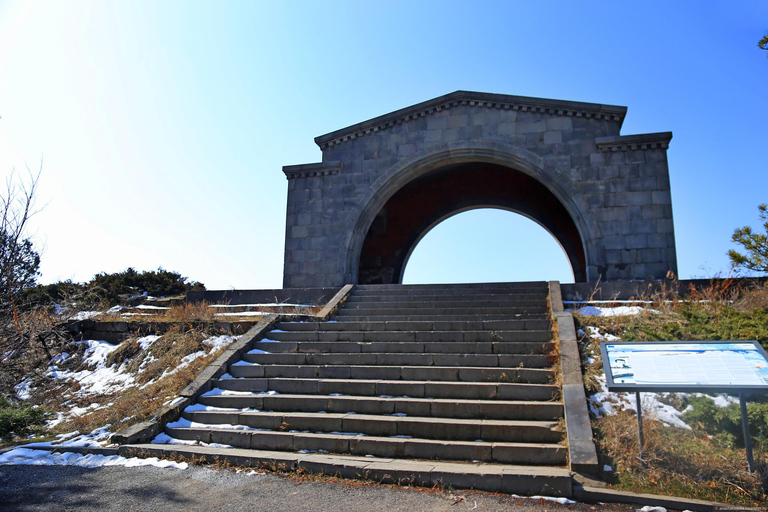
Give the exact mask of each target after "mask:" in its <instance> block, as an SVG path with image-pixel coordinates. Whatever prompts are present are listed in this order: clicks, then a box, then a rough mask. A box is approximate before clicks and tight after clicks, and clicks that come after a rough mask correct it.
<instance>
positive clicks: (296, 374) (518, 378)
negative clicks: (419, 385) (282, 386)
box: [229, 362, 554, 384]
mask: <svg viewBox="0 0 768 512" xmlns="http://www.w3.org/2000/svg"><path fill="white" fill-rule="evenodd" d="M229 373H230V375H232V376H233V377H286V378H299V379H301V378H304V379H311V378H320V379H387V380H433V381H441V382H445V381H460V382H505V383H506V382H509V383H525V384H548V383H550V382H552V380H553V378H554V372H553V371H552V370H551V369H549V368H491V367H473V366H368V365H286V364H270V365H259V364H254V363H245V362H240V363H235V364H233V365H231V366H230V367H229Z"/></svg>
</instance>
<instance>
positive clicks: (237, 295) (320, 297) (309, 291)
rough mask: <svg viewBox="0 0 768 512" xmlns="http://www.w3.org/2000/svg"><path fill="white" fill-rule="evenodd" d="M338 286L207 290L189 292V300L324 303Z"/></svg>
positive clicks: (248, 302)
mask: <svg viewBox="0 0 768 512" xmlns="http://www.w3.org/2000/svg"><path fill="white" fill-rule="evenodd" d="M338 291H339V287H336V288H281V289H272V290H205V291H192V292H187V299H186V301H187V302H202V301H205V302H209V303H211V304H276V303H277V304H280V303H291V304H313V305H323V304H325V303H327V302H328V301H329V300H331V299H332V298H333V296H334V295H335V294H336V292H338Z"/></svg>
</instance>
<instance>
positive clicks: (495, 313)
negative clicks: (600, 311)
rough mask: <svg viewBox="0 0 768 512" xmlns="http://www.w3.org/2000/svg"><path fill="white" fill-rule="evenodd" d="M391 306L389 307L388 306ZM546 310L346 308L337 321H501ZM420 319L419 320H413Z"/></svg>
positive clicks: (514, 308)
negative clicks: (346, 319) (360, 319)
mask: <svg viewBox="0 0 768 512" xmlns="http://www.w3.org/2000/svg"><path fill="white" fill-rule="evenodd" d="M389 306H391V305H389ZM547 314H548V309H547V307H546V306H536V305H533V306H531V305H529V306H520V307H495V308H491V307H488V308H486V307H476V306H466V307H456V308H442V307H435V308H427V307H423V308H419V307H410V308H409V307H402V306H401V305H398V306H397V307H387V308H385V307H372V308H369V307H365V308H363V307H359V308H347V307H344V308H343V309H342V310H340V311H339V317H338V320H342V317H344V318H352V317H356V318H360V317H363V318H369V317H379V318H384V319H391V320H400V321H402V320H403V318H402V317H406V318H408V319H413V320H420V319H421V320H424V319H426V320H451V319H454V318H457V317H458V318H457V320H475V319H478V320H486V319H487V320H503V319H509V318H510V317H512V316H514V315H547ZM414 317H421V318H414ZM436 317H437V318H436Z"/></svg>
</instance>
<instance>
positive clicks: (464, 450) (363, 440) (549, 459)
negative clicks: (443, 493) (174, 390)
mask: <svg viewBox="0 0 768 512" xmlns="http://www.w3.org/2000/svg"><path fill="white" fill-rule="evenodd" d="M168 435H170V436H172V437H174V438H176V439H182V440H186V441H200V442H204V443H219V444H225V445H229V446H232V447H235V448H249V449H252V450H285V451H307V452H322V453H347V454H352V455H363V456H365V455H373V456H378V457H394V458H415V459H440V460H466V461H476V462H478V461H479V462H498V463H503V464H537V465H540V464H550V465H558V464H563V463H565V448H564V447H563V446H561V445H557V444H543V443H504V442H476V441H475V442H473V441H448V440H431V439H404V438H391V437H373V436H363V435H347V434H334V433H331V434H319V433H311V432H279V431H278V432H276V431H244V430H232V429H216V428H169V429H168Z"/></svg>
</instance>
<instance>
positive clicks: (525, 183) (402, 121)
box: [283, 91, 677, 287]
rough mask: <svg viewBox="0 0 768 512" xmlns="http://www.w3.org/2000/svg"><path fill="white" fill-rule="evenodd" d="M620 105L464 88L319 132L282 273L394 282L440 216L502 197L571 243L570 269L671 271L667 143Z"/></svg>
mask: <svg viewBox="0 0 768 512" xmlns="http://www.w3.org/2000/svg"><path fill="white" fill-rule="evenodd" d="M625 114H626V108H625V107H616V106H610V105H598V104H591V103H580V102H570V101H561V100H548V99H540V98H525V97H518V96H507V95H498V94H486V93H476V92H466V91H458V92H455V93H452V94H448V95H446V96H441V97H439V98H435V99H433V100H430V101H426V102H423V103H420V104H418V105H413V106H411V107H407V108H405V109H401V110H398V111H396V112H392V113H390V114H386V115H383V116H380V117H377V118H374V119H371V120H369V121H365V122H362V123H359V124H357V125H354V126H352V127H349V128H345V129H342V130H337V131H335V132H332V133H329V134H327V135H323V136H321V137H317V138H316V139H315V142H316V143H317V144H318V145H319V146H320V148H321V149H322V151H323V163H318V164H306V165H299V166H289V167H284V168H283V171H284V172H285V174H286V177H287V178H288V180H289V185H288V208H287V219H286V244H285V267H284V278H283V284H284V286H285V287H322V286H341V285H343V284H348V283H361V284H362V283H397V282H400V280H401V279H402V274H403V269H404V266H405V263H406V262H407V259H408V256H409V255H410V253H411V251H412V250H413V247H414V246H415V244H416V243H418V241H419V240H420V239H421V237H422V236H423V235H424V234H425V233H426V232H427V231H428V230H429V229H431V228H432V227H433V226H434V225H435V224H436V223H437V222H440V221H441V220H442V219H445V218H447V217H449V216H451V215H453V214H456V213H458V212H460V211H465V210H468V209H472V208H480V207H496V208H502V209H507V210H510V211H514V212H517V213H520V214H522V215H525V216H527V217H529V218H531V219H533V220H534V221H536V222H538V223H539V224H540V225H542V226H543V227H544V228H545V229H547V230H548V231H549V232H550V233H551V234H552V235H553V236H554V237H555V238H556V239H557V240H558V242H559V243H560V245H561V246H562V247H563V249H564V250H565V252H566V254H567V255H568V258H569V260H570V262H571V266H572V267H573V270H574V276H575V278H576V281H582V282H584V281H586V282H594V281H597V280H598V279H600V280H603V281H616V280H637V279H658V278H663V277H664V276H665V275H666V274H667V272H668V271H673V272H675V273H676V272H677V262H676V255H675V241H674V227H673V223H672V206H671V199H670V197H671V196H670V189H669V170H668V166H667V157H666V150H667V148H668V146H669V141H670V140H671V138H672V134H671V133H669V132H665V133H655V134H645V135H630V136H622V135H620V133H619V132H620V128H621V123H622V122H623V119H624V116H625Z"/></svg>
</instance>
